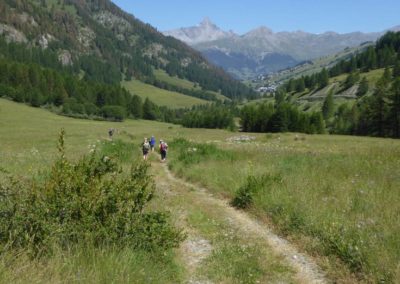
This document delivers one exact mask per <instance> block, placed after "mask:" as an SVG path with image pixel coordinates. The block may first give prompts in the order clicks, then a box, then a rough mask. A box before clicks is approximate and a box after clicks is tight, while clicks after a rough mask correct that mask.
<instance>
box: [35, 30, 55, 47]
mask: <svg viewBox="0 0 400 284" xmlns="http://www.w3.org/2000/svg"><path fill="white" fill-rule="evenodd" d="M54 39H55V38H54V37H53V36H52V35H51V34H44V35H41V36H39V39H38V43H39V45H40V47H41V48H42V49H46V48H48V47H49V43H50V42H51V41H53V40H54Z"/></svg>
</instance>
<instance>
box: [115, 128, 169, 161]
mask: <svg viewBox="0 0 400 284" xmlns="http://www.w3.org/2000/svg"><path fill="white" fill-rule="evenodd" d="M114 133H115V129H114V128H110V129H109V130H108V137H109V139H110V140H111V141H112V140H113V135H114ZM155 146H156V138H155V137H154V135H152V136H151V138H150V139H148V138H144V141H143V143H142V152H143V160H145V161H146V160H147V157H148V155H149V153H150V151H151V152H154V148H155ZM158 149H159V151H160V155H161V161H162V162H165V160H166V158H167V150H168V144H167V142H165V141H163V140H162V139H161V140H160V144H159V145H158Z"/></svg>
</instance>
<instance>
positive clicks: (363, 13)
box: [112, 0, 400, 34]
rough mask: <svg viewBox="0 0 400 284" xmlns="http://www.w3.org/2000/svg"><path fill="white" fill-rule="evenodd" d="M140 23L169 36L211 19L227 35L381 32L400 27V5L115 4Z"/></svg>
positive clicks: (397, 0) (225, 0)
mask: <svg viewBox="0 0 400 284" xmlns="http://www.w3.org/2000/svg"><path fill="white" fill-rule="evenodd" d="M112 1H113V2H114V3H115V4H116V5H118V6H119V7H121V8H122V9H123V10H125V11H127V12H129V13H130V14H133V15H134V16H135V17H136V18H138V19H140V20H142V21H143V22H145V23H149V24H150V25H152V26H154V27H155V28H157V29H158V30H159V31H166V30H171V29H176V28H181V27H190V26H195V25H197V24H198V23H200V22H201V21H202V19H203V18H205V17H208V18H210V19H211V21H212V22H213V23H215V24H216V25H217V26H219V27H220V28H222V29H223V30H226V31H228V30H233V31H234V32H236V33H238V34H244V33H246V32H248V31H250V30H252V29H254V28H257V27H260V26H266V27H268V28H270V29H272V30H273V31H275V32H279V31H297V30H302V31H306V32H312V33H323V32H325V31H335V32H339V33H347V32H353V31H361V32H378V31H383V30H385V29H388V28H391V27H394V26H397V25H400V0H334V1H330V0H274V1H272V0H150V1H149V0H112Z"/></svg>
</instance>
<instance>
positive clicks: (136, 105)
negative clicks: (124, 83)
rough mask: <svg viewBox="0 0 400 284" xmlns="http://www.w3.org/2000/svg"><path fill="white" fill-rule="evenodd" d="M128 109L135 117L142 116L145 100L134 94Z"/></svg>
mask: <svg viewBox="0 0 400 284" xmlns="http://www.w3.org/2000/svg"><path fill="white" fill-rule="evenodd" d="M128 111H129V113H130V114H131V115H132V116H133V117H134V118H142V117H143V102H142V99H141V98H140V97H139V96H137V95H133V96H132V97H131V99H130V102H129V104H128Z"/></svg>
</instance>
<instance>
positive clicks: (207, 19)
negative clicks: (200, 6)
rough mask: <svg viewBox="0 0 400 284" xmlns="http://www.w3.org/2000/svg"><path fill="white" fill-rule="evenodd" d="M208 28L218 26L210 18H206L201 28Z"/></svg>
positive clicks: (200, 25) (201, 23)
mask: <svg viewBox="0 0 400 284" xmlns="http://www.w3.org/2000/svg"><path fill="white" fill-rule="evenodd" d="M208 26H214V27H216V25H215V24H214V23H213V22H212V21H211V19H210V18H209V17H204V19H203V20H202V21H201V22H200V24H199V27H208Z"/></svg>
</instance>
